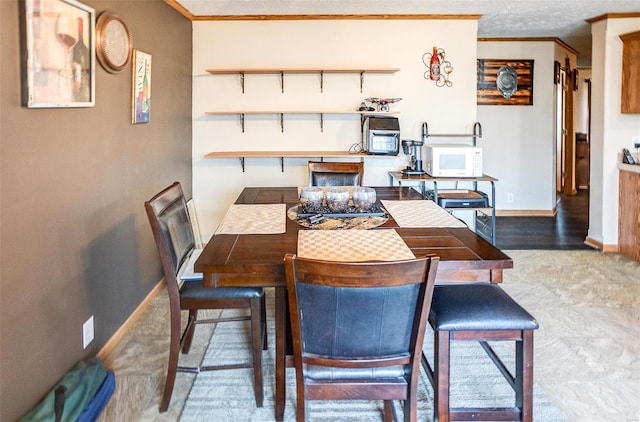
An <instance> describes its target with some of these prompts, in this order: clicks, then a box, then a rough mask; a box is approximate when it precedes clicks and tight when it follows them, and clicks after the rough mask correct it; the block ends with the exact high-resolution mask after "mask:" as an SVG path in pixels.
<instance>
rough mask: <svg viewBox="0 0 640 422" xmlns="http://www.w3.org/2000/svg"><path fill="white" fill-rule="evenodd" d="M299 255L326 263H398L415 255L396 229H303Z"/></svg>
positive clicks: (300, 233) (299, 242) (299, 241)
mask: <svg viewBox="0 0 640 422" xmlns="http://www.w3.org/2000/svg"><path fill="white" fill-rule="evenodd" d="M298 256H299V257H302V258H312V259H323V260H326V261H351V262H363V261H397V260H403V259H414V258H415V255H414V254H413V252H411V249H409V247H408V246H407V244H406V243H404V240H402V238H401V237H400V235H399V234H398V233H397V232H396V231H395V230H393V229H380V230H300V231H299V232H298Z"/></svg>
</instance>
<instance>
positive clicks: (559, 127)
mask: <svg viewBox="0 0 640 422" xmlns="http://www.w3.org/2000/svg"><path fill="white" fill-rule="evenodd" d="M566 78H567V73H566V72H565V70H564V69H560V75H559V78H558V83H557V84H556V124H555V127H556V192H557V193H561V192H563V191H564V184H565V179H566V175H567V172H566V157H565V152H566V144H567V129H566V127H565V114H566V101H565V93H566V87H567V83H566Z"/></svg>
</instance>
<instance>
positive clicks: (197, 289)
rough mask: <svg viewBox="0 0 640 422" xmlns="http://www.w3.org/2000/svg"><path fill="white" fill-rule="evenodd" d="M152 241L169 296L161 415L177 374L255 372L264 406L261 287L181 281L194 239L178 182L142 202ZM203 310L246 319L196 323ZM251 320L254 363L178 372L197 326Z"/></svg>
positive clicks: (256, 388)
mask: <svg viewBox="0 0 640 422" xmlns="http://www.w3.org/2000/svg"><path fill="white" fill-rule="evenodd" d="M144 207H145V210H146V212H147V217H148V218H149V223H150V224H151V230H152V231H153V237H154V239H155V242H156V246H157V248H158V253H159V254H160V261H161V263H162V270H163V272H164V280H165V282H166V286H167V291H168V293H169V307H170V319H171V340H170V344H169V363H168V368H167V377H166V381H165V387H164V393H163V395H162V399H161V402H160V411H161V412H165V411H166V410H167V408H168V407H169V402H170V401H171V394H172V392H173V386H174V384H175V379H176V372H177V371H182V372H194V373H197V372H199V371H205V370H219V369H234V368H253V373H254V392H255V397H256V405H257V406H258V407H262V404H263V397H264V393H263V382H262V349H265V350H266V348H267V337H266V335H267V331H266V308H265V297H264V291H263V289H262V288H257V287H256V288H252V287H238V288H234V287H218V288H205V287H203V285H202V277H200V278H199V279H198V278H197V277H195V279H192V280H191V281H184V282H181V280H180V278H181V277H180V276H179V274H181V273H182V272H183V271H184V269H185V268H186V267H188V266H191V270H192V266H193V262H191V261H190V257H191V256H192V254H193V253H194V252H195V251H196V249H195V247H194V245H195V239H194V234H193V229H192V225H191V221H190V219H189V213H188V209H187V202H186V200H185V197H184V195H183V192H182V187H181V186H180V183H178V182H176V183H173V184H172V185H171V186H169V187H167V188H166V189H164V190H163V191H161V192H160V193H158V194H157V195H155V196H154V197H153V198H151V199H150V200H149V201H146V202H145V203H144ZM202 309H245V310H247V311H248V315H247V316H239V317H229V318H222V317H221V318H212V319H200V320H199V319H198V318H197V317H198V311H199V310H202ZM183 310H184V311H188V312H189V316H188V320H187V324H186V327H185V329H184V331H183V332H182V334H181V329H180V328H181V311H183ZM244 320H248V321H250V325H249V328H250V332H251V335H250V337H251V343H252V354H253V359H252V362H249V363H240V364H237V365H219V366H206V367H205V366H203V367H199V368H193V367H191V368H189V367H181V366H180V367H179V366H178V356H179V352H180V349H182V353H188V352H189V348H190V347H191V342H192V339H193V335H194V331H195V326H196V325H197V324H203V323H218V322H227V321H244Z"/></svg>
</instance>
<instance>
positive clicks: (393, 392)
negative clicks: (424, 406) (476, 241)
mask: <svg viewBox="0 0 640 422" xmlns="http://www.w3.org/2000/svg"><path fill="white" fill-rule="evenodd" d="M438 261H439V259H438V258H437V257H435V256H430V257H426V258H419V259H412V260H406V261H392V262H383V261H376V262H335V261H321V260H314V259H303V258H297V257H296V256H295V255H287V256H286V257H285V273H286V278H287V290H288V296H289V306H290V310H291V313H290V315H291V326H292V328H291V330H292V338H293V350H294V362H295V367H296V393H297V407H296V418H297V420H298V422H302V421H304V420H306V416H307V406H306V401H307V400H384V416H385V420H386V421H389V420H391V419H392V418H393V419H395V416H396V415H395V414H394V406H393V404H392V400H403V401H404V420H405V421H415V420H416V417H417V390H418V378H419V375H420V359H421V356H422V342H423V340H424V334H425V329H426V324H427V318H428V315H429V308H430V304H431V297H432V294H433V288H434V282H435V274H436V268H437V266H438Z"/></svg>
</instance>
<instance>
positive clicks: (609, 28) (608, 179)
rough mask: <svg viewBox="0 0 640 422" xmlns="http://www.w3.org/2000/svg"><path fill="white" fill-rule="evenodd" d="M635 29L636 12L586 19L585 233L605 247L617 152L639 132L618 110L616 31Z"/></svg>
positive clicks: (614, 220)
mask: <svg viewBox="0 0 640 422" xmlns="http://www.w3.org/2000/svg"><path fill="white" fill-rule="evenodd" d="M638 30H640V19H639V18H631V17H630V18H622V17H621V18H611V19H604V20H600V21H597V22H595V23H593V24H592V25H591V34H592V37H593V48H592V50H593V52H592V56H593V62H592V65H591V75H592V81H593V84H592V88H593V89H592V97H591V99H592V101H591V104H592V120H591V122H592V123H591V129H592V132H591V168H590V172H591V173H590V189H591V205H590V207H589V238H590V239H593V240H594V241H595V242H597V243H599V244H602V245H603V247H604V248H605V249H607V250H617V245H618V166H617V163H618V154H619V153H621V152H622V148H630V147H631V146H632V143H631V137H632V136H640V115H638V114H622V113H620V98H621V87H622V78H621V74H622V72H621V70H620V69H621V67H622V41H621V40H620V35H621V34H626V33H629V32H634V31H638Z"/></svg>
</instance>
